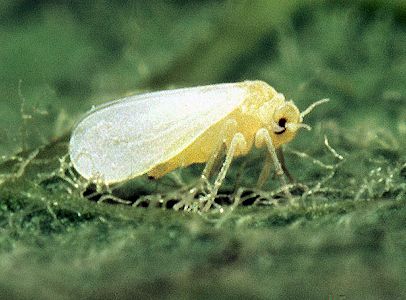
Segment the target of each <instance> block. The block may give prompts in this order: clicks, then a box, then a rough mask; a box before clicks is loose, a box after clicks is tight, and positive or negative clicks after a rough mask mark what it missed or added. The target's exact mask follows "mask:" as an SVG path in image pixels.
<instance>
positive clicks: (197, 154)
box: [148, 81, 301, 178]
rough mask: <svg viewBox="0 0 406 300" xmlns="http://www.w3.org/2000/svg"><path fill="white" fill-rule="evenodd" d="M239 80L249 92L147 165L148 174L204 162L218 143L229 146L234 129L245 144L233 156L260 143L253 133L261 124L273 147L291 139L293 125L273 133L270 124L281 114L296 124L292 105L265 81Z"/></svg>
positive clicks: (295, 114) (296, 115) (296, 118)
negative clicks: (183, 145)
mask: <svg viewBox="0 0 406 300" xmlns="http://www.w3.org/2000/svg"><path fill="white" fill-rule="evenodd" d="M240 84H241V85H244V86H245V88H247V89H249V92H248V93H247V94H248V95H249V96H248V97H247V98H246V99H245V100H244V101H243V102H242V104H241V105H240V106H238V107H236V108H235V110H234V111H233V112H231V113H230V114H229V115H227V116H226V117H224V118H223V119H222V120H221V121H219V122H217V123H215V124H213V125H212V126H211V127H210V128H209V129H207V130H206V131H205V132H204V133H203V134H202V135H200V136H199V137H198V138H197V139H196V140H194V141H193V142H192V143H191V144H190V145H189V146H188V147H186V148H185V149H184V150H182V151H181V152H180V153H179V154H177V155H176V156H174V157H173V158H171V159H169V160H168V161H166V162H164V163H161V164H159V165H157V166H156V167H154V168H153V169H151V170H150V171H149V172H148V175H149V176H153V177H155V178H159V177H161V176H163V175H165V174H167V173H169V172H171V171H172V170H174V169H176V168H179V167H186V166H189V165H191V164H194V163H204V162H207V161H209V159H210V158H211V157H212V156H213V155H215V154H216V151H217V149H218V145H219V143H223V144H224V145H225V147H226V148H229V146H230V143H231V141H232V139H233V137H234V136H235V134H236V133H241V134H242V135H243V136H244V138H245V142H246V147H244V148H241V147H239V148H237V149H236V151H235V152H234V157H236V156H240V155H245V154H247V153H248V152H249V151H250V149H251V148H252V146H253V145H254V144H256V145H257V146H262V145H263V142H260V141H257V143H255V142H256V141H255V137H256V134H257V132H258V130H259V129H261V128H265V129H267V130H268V131H269V134H270V136H271V138H272V143H273V146H274V147H275V149H277V148H279V147H280V146H281V145H282V144H285V143H287V142H289V141H290V140H292V139H293V138H294V136H295V134H296V130H295V129H293V130H292V129H288V130H286V131H285V132H283V133H282V134H275V133H274V131H273V127H272V124H277V123H278V120H280V119H281V118H284V119H285V120H286V122H287V123H290V124H299V123H300V122H301V118H300V112H299V110H298V109H297V108H296V106H295V105H294V104H293V103H292V102H287V101H285V99H284V97H283V95H282V94H278V93H277V92H276V91H275V89H273V88H272V87H271V86H269V85H268V84H266V83H265V82H262V81H247V82H242V83H240Z"/></svg>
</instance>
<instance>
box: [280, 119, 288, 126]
mask: <svg viewBox="0 0 406 300" xmlns="http://www.w3.org/2000/svg"><path fill="white" fill-rule="evenodd" d="M286 122H287V121H286V119H285V118H280V119H279V121H278V125H279V126H280V127H283V128H285V126H286Z"/></svg>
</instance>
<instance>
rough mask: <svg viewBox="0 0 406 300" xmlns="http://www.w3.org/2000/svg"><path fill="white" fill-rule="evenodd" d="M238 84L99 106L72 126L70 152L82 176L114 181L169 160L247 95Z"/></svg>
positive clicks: (133, 175)
mask: <svg viewBox="0 0 406 300" xmlns="http://www.w3.org/2000/svg"><path fill="white" fill-rule="evenodd" d="M246 96H247V88H245V85H244V84H241V83H229V84H218V85H210V86H201V87H194V88H185V89H178V90H170V91H163V92H155V93H149V94H143V95H139V96H131V97H127V98H124V99H120V100H118V101H115V102H111V103H108V104H107V105H102V106H100V107H99V108H96V109H95V110H93V111H91V112H89V113H88V114H87V115H86V116H85V117H84V118H83V119H82V120H81V121H80V122H79V123H78V125H77V126H76V128H75V129H74V131H73V133H72V137H71V140H70V157H71V161H72V163H73V165H74V167H75V169H76V170H77V171H78V172H79V173H80V174H81V175H82V176H83V177H85V178H87V179H90V178H93V179H95V178H98V179H100V180H102V181H103V182H105V183H115V182H120V181H123V180H127V179H130V178H133V177H135V176H139V175H141V174H145V173H146V172H148V171H149V170H150V169H152V168H153V167H154V166H156V165H158V164H160V163H162V162H165V161H167V160H169V159H170V158H172V157H174V156H175V155H177V154H178V153H180V152H181V151H182V150H184V149H185V148H186V147H188V146H189V145H190V144H191V143H193V141H195V140H196V138H197V137H199V136H200V135H202V134H203V133H204V132H205V131H206V130H207V129H208V128H209V127H210V126H212V125H213V124H215V123H217V122H218V121H220V120H221V119H223V118H224V117H226V116H227V115H228V114H229V113H231V112H232V111H233V110H234V109H235V108H237V107H238V106H239V105H240V104H241V103H242V102H243V101H244V99H245V98H246Z"/></svg>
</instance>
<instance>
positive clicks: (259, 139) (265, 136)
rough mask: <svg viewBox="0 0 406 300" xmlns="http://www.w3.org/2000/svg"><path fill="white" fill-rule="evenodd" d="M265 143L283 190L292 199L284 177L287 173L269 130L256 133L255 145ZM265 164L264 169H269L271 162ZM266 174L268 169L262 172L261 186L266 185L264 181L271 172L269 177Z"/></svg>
mask: <svg viewBox="0 0 406 300" xmlns="http://www.w3.org/2000/svg"><path fill="white" fill-rule="evenodd" d="M264 143H265V144H266V146H267V148H268V151H269V155H270V158H271V160H272V162H273V165H274V166H275V172H276V175H278V177H279V181H280V183H281V185H282V189H283V191H284V193H285V195H286V196H287V197H288V198H291V194H290V192H289V190H288V188H287V184H286V180H285V177H284V176H283V175H284V174H285V173H284V171H283V167H282V165H281V163H280V161H279V159H278V155H277V153H276V149H275V146H274V145H273V142H272V138H271V136H270V134H269V132H268V130H267V129H265V128H261V129H259V130H258V131H257V133H256V136H255V144H256V145H257V146H259V145H263V144H264ZM265 163H266V165H265V166H264V168H268V169H269V165H270V164H269V160H268V162H267V161H265ZM266 172H267V171H266V169H265V170H264V169H263V171H262V172H261V174H260V177H259V179H258V183H260V184H263V183H264V180H265V179H266V178H265V177H266V176H269V171H268V175H267V174H266Z"/></svg>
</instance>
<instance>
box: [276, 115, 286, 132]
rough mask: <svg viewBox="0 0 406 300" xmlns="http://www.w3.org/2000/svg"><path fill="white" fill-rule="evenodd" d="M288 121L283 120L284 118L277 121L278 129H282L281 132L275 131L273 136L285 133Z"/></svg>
mask: <svg viewBox="0 0 406 300" xmlns="http://www.w3.org/2000/svg"><path fill="white" fill-rule="evenodd" d="M287 122H288V121H287V120H286V119H285V118H280V119H279V121H278V126H279V127H282V129H281V130H279V131H275V134H282V133H284V132H285V131H286V127H285V126H286V123H287Z"/></svg>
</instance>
